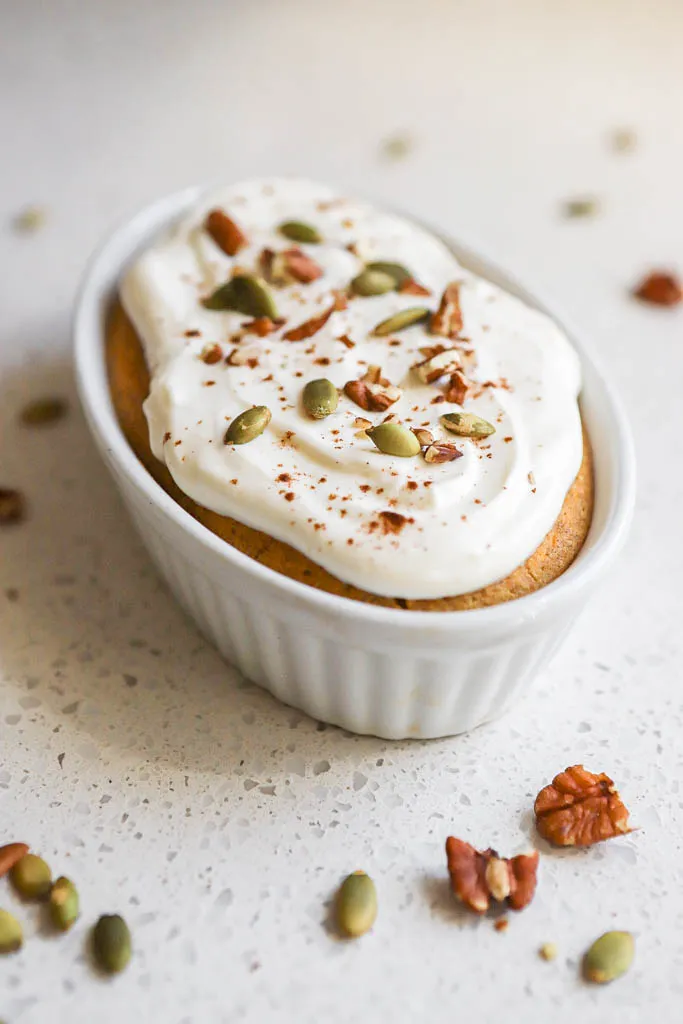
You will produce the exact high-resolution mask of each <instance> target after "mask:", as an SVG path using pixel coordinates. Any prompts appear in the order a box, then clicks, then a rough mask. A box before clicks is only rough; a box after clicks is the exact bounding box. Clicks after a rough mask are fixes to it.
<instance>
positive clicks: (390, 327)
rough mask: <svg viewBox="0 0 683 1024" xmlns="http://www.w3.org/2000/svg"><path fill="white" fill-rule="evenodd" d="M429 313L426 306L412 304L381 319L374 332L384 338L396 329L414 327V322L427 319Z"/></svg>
mask: <svg viewBox="0 0 683 1024" xmlns="http://www.w3.org/2000/svg"><path fill="white" fill-rule="evenodd" d="M429 315H430V311H429V310H428V309H427V307H426V306H410V307H409V309H401V310H399V312H398V313H394V315H393V316H390V317H387V319H386V320H381V321H380V323H378V324H377V326H376V327H375V329H374V331H373V332H372V333H373V334H376V335H377V336H378V337H380V338H382V337H384V335H385V334H393V333H394V332H395V331H402V330H404V329H405V328H406V327H412V326H413V324H417V323H420V321H422V320H426V319H427V317H428V316H429Z"/></svg>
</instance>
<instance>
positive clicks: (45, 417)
mask: <svg viewBox="0 0 683 1024" xmlns="http://www.w3.org/2000/svg"><path fill="white" fill-rule="evenodd" d="M66 411H67V404H66V402H65V401H64V399H63V398H37V399H36V400H35V401H33V402H29V403H28V405H25V406H24V408H23V409H22V410H21V413H20V416H19V418H20V420H21V422H22V423H23V424H24V426H26V427H42V426H44V425H45V424H47V423H56V422H57V420H61V419H63V418H64V416H66Z"/></svg>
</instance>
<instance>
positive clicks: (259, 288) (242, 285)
mask: <svg viewBox="0 0 683 1024" xmlns="http://www.w3.org/2000/svg"><path fill="white" fill-rule="evenodd" d="M202 305H203V306H204V308H205V309H214V310H219V311H224V312H225V311H232V312H235V313H244V315H245V316H253V317H259V316H267V317H269V318H270V319H271V320H277V307H276V306H275V302H274V301H273V296H272V295H271V294H270V292H269V291H268V288H267V287H266V284H265V282H264V281H263V280H261V278H260V277H256V276H255V275H254V274H238V275H237V276H236V277H232V278H231V279H230V280H229V281H228V282H227V283H226V284H222V285H221V286H220V288H217V289H216V291H215V292H213V293H212V294H211V295H209V296H207V297H206V298H205V299H203V300H202Z"/></svg>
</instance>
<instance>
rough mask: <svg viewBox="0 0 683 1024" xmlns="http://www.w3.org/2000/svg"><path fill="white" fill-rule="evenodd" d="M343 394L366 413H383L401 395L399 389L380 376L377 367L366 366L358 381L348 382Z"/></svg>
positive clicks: (380, 371)
mask: <svg viewBox="0 0 683 1024" xmlns="http://www.w3.org/2000/svg"><path fill="white" fill-rule="evenodd" d="M344 394H345V395H346V396H347V398H350V399H351V401H352V402H355V403H356V405H359V406H360V407H361V409H365V410H366V411H367V412H384V411H385V409H388V408H389V406H390V405H393V404H394V402H398V400H399V398H400V397H401V395H402V394H403V392H402V391H401V389H400V388H397V387H396V386H395V385H394V384H391V383H390V382H389V381H388V380H387V379H386V378H385V377H383V376H382V370H381V368H380V367H379V366H368V369H367V372H366V373H365V374H364V376H363V377H361V378H360V380H348V381H347V382H346V384H345V385H344Z"/></svg>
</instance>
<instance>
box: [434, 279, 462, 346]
mask: <svg viewBox="0 0 683 1024" xmlns="http://www.w3.org/2000/svg"><path fill="white" fill-rule="evenodd" d="M429 330H430V332H431V333H432V334H440V335H442V337H444V338H457V337H458V335H459V334H460V332H461V330H462V310H461V309H460V282H459V281H451V283H450V284H449V285H446V289H445V291H444V293H443V295H442V296H441V304H440V306H439V308H438V309H437V311H436V313H433V314H432V319H431V320H430V322H429Z"/></svg>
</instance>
